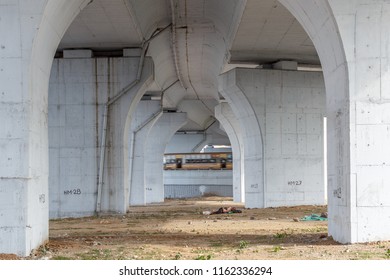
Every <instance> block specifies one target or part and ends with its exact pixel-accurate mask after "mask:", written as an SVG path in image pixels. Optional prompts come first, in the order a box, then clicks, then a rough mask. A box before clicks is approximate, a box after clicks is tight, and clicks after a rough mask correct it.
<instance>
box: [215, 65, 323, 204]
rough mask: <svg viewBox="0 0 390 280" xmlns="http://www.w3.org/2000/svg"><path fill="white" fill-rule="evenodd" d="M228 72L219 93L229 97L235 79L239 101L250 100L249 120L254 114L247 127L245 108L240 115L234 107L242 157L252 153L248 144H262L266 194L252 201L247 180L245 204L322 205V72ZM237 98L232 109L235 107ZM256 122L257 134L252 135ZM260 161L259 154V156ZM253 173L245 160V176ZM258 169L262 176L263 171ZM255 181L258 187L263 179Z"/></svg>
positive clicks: (240, 70) (249, 70)
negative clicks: (242, 143)
mask: <svg viewBox="0 0 390 280" xmlns="http://www.w3.org/2000/svg"><path fill="white" fill-rule="evenodd" d="M232 71H233V72H234V73H233V74H234V75H232V73H230V74H229V73H227V74H225V75H224V76H223V77H222V85H223V86H222V87H224V88H223V89H222V91H224V94H225V95H226V96H227V97H228V98H227V99H229V98H230V96H229V95H231V94H232V93H231V91H230V90H229V88H228V87H226V85H227V84H229V83H235V84H236V85H237V88H236V89H235V90H236V91H237V90H238V91H241V99H244V98H245V100H246V101H245V102H247V103H248V104H250V107H249V108H250V109H251V110H252V113H251V114H253V115H252V117H251V118H254V121H252V122H251V123H250V125H247V123H248V122H246V121H245V120H247V119H248V117H247V116H245V114H248V113H247V111H245V112H244V113H243V112H241V111H240V110H241V109H240V108H238V110H237V107H236V110H235V112H234V113H235V115H236V116H237V118H238V119H239V120H240V121H241V122H240V123H241V128H243V130H242V133H243V138H244V140H243V141H244V158H247V157H251V154H250V153H247V152H246V149H247V148H251V147H250V146H249V147H248V145H261V143H262V142H263V143H264V147H263V149H264V157H265V162H264V165H265V185H264V193H265V196H264V197H263V196H261V198H262V199H264V201H262V200H260V197H257V199H255V200H253V199H252V200H251V196H253V194H252V193H253V191H250V190H249V191H248V188H251V186H252V185H250V184H249V185H248V183H246V202H247V205H250V207H264V206H265V207H271V206H272V207H275V206H287V205H301V204H324V203H325V201H324V183H323V182H324V179H323V176H324V173H323V170H324V168H323V162H324V161H323V117H324V114H325V87H324V82H323V77H322V73H316V72H298V71H280V70H262V69H236V70H232ZM223 79H225V80H223ZM229 79H230V81H228V80H229ZM231 79H233V80H231ZM229 91H230V92H229ZM237 102H240V101H237ZM237 102H236V104H233V107H234V106H237V105H238V104H237ZM243 114H244V116H243ZM256 122H257V123H258V124H257V125H258V126H259V128H258V129H259V131H261V132H259V133H258V134H253V131H254V130H255V129H256V127H255V125H256ZM248 130H249V131H248ZM261 134H262V135H261ZM245 138H246V140H245ZM259 161H262V157H261V158H259V159H257V162H259ZM258 168H261V166H260V167H258ZM255 171H256V170H254V167H253V166H251V162H250V161H245V179H247V175H248V174H249V175H250V174H251V173H252V172H255ZM258 172H259V174H262V171H261V170H259V171H258ZM262 176H263V175H261V177H262ZM258 182H259V183H258V185H259V186H262V182H261V178H259V179H258ZM260 189H261V188H260ZM261 191H262V190H261ZM248 201H249V202H248ZM248 203H249V204H248ZM264 204H265V205H264Z"/></svg>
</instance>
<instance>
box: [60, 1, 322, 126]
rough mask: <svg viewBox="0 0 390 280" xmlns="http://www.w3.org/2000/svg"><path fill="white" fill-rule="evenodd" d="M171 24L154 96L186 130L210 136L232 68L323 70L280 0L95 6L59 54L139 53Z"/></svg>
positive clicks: (161, 43)
mask: <svg viewBox="0 0 390 280" xmlns="http://www.w3.org/2000/svg"><path fill="white" fill-rule="evenodd" d="M169 24H172V28H170V29H169V31H165V32H164V34H162V35H161V36H159V37H157V39H155V40H153V41H152V42H151V44H150V46H149V51H148V55H150V56H152V57H153V60H154V62H155V72H156V73H155V85H156V87H155V88H154V89H153V90H156V89H160V90H164V91H165V94H164V97H165V100H164V106H165V107H167V108H173V107H175V108H177V109H178V110H181V111H187V112H188V113H189V116H190V121H189V124H191V125H189V126H190V127H188V129H194V128H197V129H202V128H205V126H206V125H207V121H205V120H208V119H209V118H210V117H212V115H213V107H214V106H215V105H216V104H218V99H219V94H218V89H217V78H218V75H219V74H220V73H221V72H223V71H224V69H226V66H227V64H228V63H232V64H235V63H252V64H267V63H272V62H276V61H278V60H286V59H287V60H295V61H298V62H299V63H303V64H319V59H318V56H317V53H316V51H315V48H314V46H313V43H312V42H311V40H310V38H309V37H308V35H307V34H306V33H305V31H304V30H303V28H302V27H301V26H300V24H299V23H298V22H297V21H296V20H295V18H294V17H293V16H292V15H291V14H290V13H289V12H288V11H287V10H286V9H285V8H284V7H283V6H282V5H281V4H280V3H279V2H278V1H276V0H247V1H244V0H207V1H199V0H94V1H92V2H91V3H90V4H89V5H88V6H87V7H86V8H85V9H84V10H83V11H81V13H80V14H79V15H78V17H77V18H76V19H75V20H74V22H73V23H72V24H71V26H70V27H69V29H68V30H67V32H66V34H65V35H64V37H63V39H62V41H61V43H60V45H59V47H58V50H59V51H61V50H63V49H71V48H88V49H92V50H95V51H102V50H104V51H115V50H121V49H123V48H126V47H139V46H141V44H142V41H143V40H145V39H148V38H150V36H151V35H152V34H153V32H154V31H155V30H156V29H157V28H162V27H165V26H167V25H169ZM172 85H174V86H172ZM189 100H194V102H195V103H194V104H196V106H189V105H188V102H189ZM196 110H198V115H197V113H196ZM194 126H195V127H194ZM184 129H185V128H184Z"/></svg>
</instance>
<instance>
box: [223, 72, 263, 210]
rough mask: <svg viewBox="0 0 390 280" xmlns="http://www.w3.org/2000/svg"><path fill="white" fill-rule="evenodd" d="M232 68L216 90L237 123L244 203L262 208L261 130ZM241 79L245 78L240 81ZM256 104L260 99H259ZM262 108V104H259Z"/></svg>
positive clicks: (259, 102)
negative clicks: (227, 104)
mask: <svg viewBox="0 0 390 280" xmlns="http://www.w3.org/2000/svg"><path fill="white" fill-rule="evenodd" d="M236 73H237V72H236V71H235V70H233V71H230V72H228V73H226V74H223V75H222V76H220V85H219V91H220V93H221V94H222V95H223V96H224V97H225V99H226V100H227V101H228V102H229V104H230V106H231V107H232V110H233V112H234V114H235V115H236V116H237V119H238V121H239V123H240V127H241V134H242V143H243V145H244V150H243V155H242V156H241V158H243V160H244V166H245V168H244V173H243V174H244V178H245V205H246V207H248V208H263V207H265V206H266V205H265V197H264V192H265V189H264V188H265V184H264V182H265V177H264V176H265V173H264V147H263V132H262V129H261V123H260V121H259V119H258V118H259V117H260V118H261V116H260V115H259V113H260V112H259V113H256V112H255V110H254V108H253V106H252V104H251V103H250V101H249V100H248V98H247V97H246V96H245V93H244V92H243V91H242V90H241V88H240V85H239V81H238V79H239V78H238V77H237V76H236ZM244 82H245V81H244ZM256 102H257V103H256V104H261V103H262V102H263V104H264V100H262V99H259V100H257V101H256ZM260 107H264V106H260Z"/></svg>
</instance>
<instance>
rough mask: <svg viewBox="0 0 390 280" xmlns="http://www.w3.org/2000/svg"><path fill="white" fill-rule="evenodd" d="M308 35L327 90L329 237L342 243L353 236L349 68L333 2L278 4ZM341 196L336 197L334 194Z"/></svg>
mask: <svg viewBox="0 0 390 280" xmlns="http://www.w3.org/2000/svg"><path fill="white" fill-rule="evenodd" d="M279 2H281V3H282V4H283V5H284V6H285V7H286V8H287V9H288V10H289V11H290V12H291V13H292V14H293V15H294V16H295V18H296V19H297V20H298V21H299V22H300V23H301V25H302V27H303V28H304V29H305V30H306V32H307V33H308V34H309V36H310V38H311V39H312V41H313V43H314V46H315V47H316V50H317V53H318V55H319V58H320V61H321V65H322V69H323V73H324V79H325V87H326V101H327V119H328V127H327V130H328V131H327V135H328V139H327V144H328V147H330V148H328V149H327V150H328V155H327V156H328V160H327V161H328V167H327V169H328V212H329V234H330V235H332V236H333V238H334V239H335V240H338V241H340V242H344V243H346V242H356V239H355V238H354V237H353V236H352V235H353V233H352V231H353V229H352V227H353V225H352V223H353V222H352V220H353V219H354V218H353V216H354V215H355V214H354V210H352V208H353V206H352V205H353V204H354V203H353V200H354V198H353V197H351V195H350V192H351V181H350V180H351V176H350V173H351V170H350V156H351V155H350V151H349V149H348V147H349V145H350V135H349V132H348V131H349V129H347V128H348V127H349V123H350V108H349V94H350V93H349V78H348V75H349V74H348V64H347V60H346V54H345V50H344V45H343V42H342V39H341V36H340V32H339V26H338V23H337V21H336V19H335V15H334V11H333V10H332V7H331V5H330V1H321V0H316V1H300V0H279ZM335 191H336V192H337V193H340V194H339V195H336V196H335V195H334V192H335Z"/></svg>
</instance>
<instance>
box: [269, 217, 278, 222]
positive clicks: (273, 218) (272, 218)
mask: <svg viewBox="0 0 390 280" xmlns="http://www.w3.org/2000/svg"><path fill="white" fill-rule="evenodd" d="M268 220H270V221H273V220H276V218H275V217H271V218H268Z"/></svg>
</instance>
